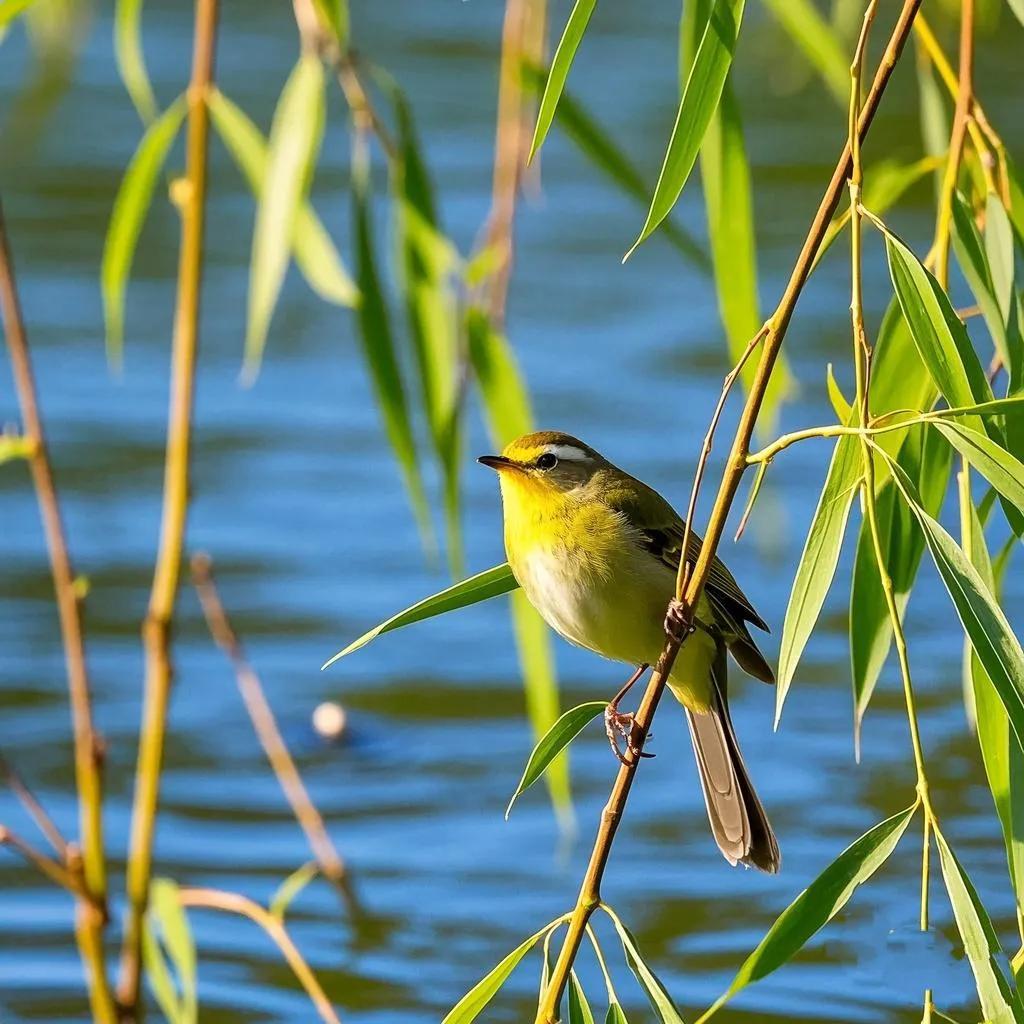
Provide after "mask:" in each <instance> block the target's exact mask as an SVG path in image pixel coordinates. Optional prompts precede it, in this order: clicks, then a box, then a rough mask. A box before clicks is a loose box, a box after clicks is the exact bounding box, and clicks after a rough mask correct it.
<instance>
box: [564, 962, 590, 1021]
mask: <svg viewBox="0 0 1024 1024" xmlns="http://www.w3.org/2000/svg"><path fill="white" fill-rule="evenodd" d="M569 1024H594V1015H593V1013H591V1012H590V1004H589V1003H588V1002H587V997H586V994H585V993H584V991H583V986H582V985H581V984H580V979H579V978H577V977H576V972H575V971H570V972H569Z"/></svg>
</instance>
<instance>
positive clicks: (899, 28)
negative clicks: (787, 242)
mask: <svg viewBox="0 0 1024 1024" xmlns="http://www.w3.org/2000/svg"><path fill="white" fill-rule="evenodd" d="M920 5H921V0H904V3H903V7H902V10H901V11H900V15H899V18H898V20H897V22H896V25H895V27H894V28H893V31H892V35H891V36H890V38H889V42H888V44H887V45H886V48H885V52H884V53H883V55H882V58H881V61H880V63H879V66H878V68H877V70H876V72H875V77H874V80H873V82H872V84H871V89H870V91H869V93H868V95H867V98H866V99H865V102H864V106H863V109H862V110H861V115H860V120H859V123H858V126H857V127H858V132H857V135H858V138H859V139H861V140H863V139H864V137H865V136H866V134H867V132H868V129H869V128H870V126H871V122H872V120H873V118H874V116H875V112H876V111H877V109H878V105H879V102H880V101H881V98H882V95H883V93H884V92H885V88H886V86H887V85H888V83H889V78H890V76H891V75H892V71H893V68H894V67H895V66H896V63H897V61H898V60H899V57H900V54H901V53H902V51H903V47H904V45H905V43H906V41H907V38H908V36H909V35H910V31H911V28H912V27H913V23H914V17H915V16H916V14H917V11H918V8H919V7H920ZM850 169H851V153H850V144H849V140H847V143H846V145H845V147H844V149H843V152H842V155H841V156H840V157H839V161H838V163H837V164H836V169H835V172H834V173H833V175H832V180H831V181H830V182H829V185H828V188H827V189H826V191H825V195H824V197H823V198H822V200H821V203H820V205H819V207H818V212H817V213H816V214H815V217H814V220H813V222H812V224H811V227H810V230H809V231H808V233H807V238H806V239H805V241H804V244H803V248H802V249H801V251H800V255H799V257H798V258H797V262H796V265H795V267H794V268H793V273H792V275H791V276H790V279H789V283H788V285H787V286H786V290H785V292H784V294H783V296H782V299H781V300H780V302H779V304H778V306H777V307H776V309H775V312H774V313H773V314H772V315H771V317H769V319H768V331H767V333H766V335H765V338H764V343H763V347H762V349H761V358H760V360H759V362H758V365H757V370H756V373H755V375H754V379H753V382H752V383H751V387H750V391H749V393H748V395H747V400H746V404H745V405H744V408H743V413H742V415H741V417H740V422H739V426H738V427H737V430H736V435H735V437H734V439H733V444H732V450H731V452H730V454H729V457H728V459H727V461H726V467H725V471H724V473H723V477H722V481H721V484H720V485H719V489H718V495H717V497H716V499H715V504H714V507H713V508H712V511H711V516H710V519H709V522H708V528H707V532H706V533H705V536H704V543H703V545H702V547H701V551H700V555H699V556H698V558H697V562H696V564H695V565H694V567H693V569H692V571H690V572H689V573H688V574H687V577H686V579H687V582H686V587H685V591H684V593H683V594H682V595H681V599H682V603H683V605H684V607H686V608H693V607H694V606H695V605H696V602H697V599H698V598H699V597H700V593H701V590H702V589H703V586H704V582H705V580H706V579H707V576H708V573H709V571H710V569H711V564H712V560H713V559H714V557H715V553H716V551H717V550H718V545H719V542H720V541H721V539H722V535H723V533H724V531H725V525H726V520H727V519H728V516H729V511H730V509H731V508H732V503H733V500H734V498H735V496H736V491H737V488H738V487H739V484H740V480H741V479H742V476H743V472H744V469H745V468H746V465H747V454H748V451H749V448H750V440H751V437H752V436H753V433H754V426H755V424H756V422H757V415H758V412H759V411H760V408H761V402H762V400H763V398H764V395H765V391H766V390H767V387H768V381H769V378H770V377H771V373H772V369H773V367H774V365H775V361H776V358H777V357H778V354H779V350H780V348H781V346H782V342H783V339H784V337H785V333H786V329H787V327H788V326H789V322H790V319H791V318H792V316H793V311H794V309H795V308H796V303H797V300H798V298H799V297H800V293H801V292H802V290H803V287H804V285H805V283H806V282H807V278H808V276H809V274H810V272H811V268H812V266H813V263H814V257H815V254H816V253H817V251H818V248H819V247H820V246H821V243H822V240H823V239H824V237H825V233H826V231H827V229H828V225H829V222H830V221H831V219H832V216H833V214H834V213H835V211H836V207H837V206H838V204H839V200H840V198H841V197H842V194H843V192H844V190H845V186H846V180H847V178H848V176H849V174H850ZM678 651H679V643H678V641H676V640H674V639H672V638H669V639H668V640H667V641H666V644H665V648H664V650H663V651H662V654H661V658H660V659H659V661H658V665H657V667H656V669H655V672H654V675H653V676H652V678H651V681H650V683H649V684H648V686H647V690H646V692H645V693H644V696H643V700H642V701H641V704H640V708H639V710H638V711H637V713H636V726H637V736H636V743H637V745H638V747H639V749H641V750H642V748H643V744H644V741H645V740H646V738H647V733H648V731H649V729H650V725H651V721H652V720H653V718H654V712H655V710H656V709H657V706H658V701H659V700H660V698H661V694H662V691H663V690H664V687H665V681H666V679H667V678H668V675H669V673H670V672H671V669H672V665H673V663H674V662H675V658H676V654H677V653H678ZM628 756H629V760H630V763H629V764H626V765H623V766H622V767H621V768H620V769H619V771H618V774H617V775H616V778H615V784H614V786H613V787H612V792H611V796H610V797H609V798H608V803H607V805H606V806H605V809H604V811H603V812H602V814H601V823H600V826H599V828H598V833H597V838H596V840H595V842H594V849H593V852H592V853H591V857H590V862H589V864H588V866H587V871H586V874H585V875H584V878H583V884H582V886H581V888H580V894H579V897H578V899H577V902H576V907H575V909H574V910H573V913H572V917H571V918H570V921H569V927H568V929H567V931H566V936H565V940H564V942H563V945H562V949H561V952H560V953H559V955H558V960H557V961H556V963H555V967H554V969H553V971H552V973H551V980H550V982H549V984H548V988H547V992H546V993H545V995H544V998H543V999H542V1000H541V1002H540V1006H539V1008H538V1011H537V1017H536V1021H537V1024H555V1022H556V1021H557V1019H558V1006H559V1003H560V1002H561V998H562V993H563V992H564V990H565V986H566V983H567V981H568V978H569V971H570V969H571V968H572V964H573V961H574V960H575V958H576V953H577V952H578V950H579V947H580V943H581V942H582V941H583V936H584V934H585V931H586V925H587V922H588V921H589V919H590V916H591V914H592V913H593V912H594V908H595V907H596V906H597V905H598V903H599V902H600V899H601V896H600V886H601V879H602V877H603V875H604V870H605V866H606V865H607V863H608V857H609V854H610V853H611V847H612V843H613V841H614V839H615V832H616V830H617V829H618V825H619V822H620V820H621V818H622V813H623V811H624V810H625V806H626V800H627V798H628V796H629V790H630V787H631V786H632V784H633V778H634V776H635V774H636V767H637V764H638V763H639V759H638V758H636V757H633V756H632V755H628Z"/></svg>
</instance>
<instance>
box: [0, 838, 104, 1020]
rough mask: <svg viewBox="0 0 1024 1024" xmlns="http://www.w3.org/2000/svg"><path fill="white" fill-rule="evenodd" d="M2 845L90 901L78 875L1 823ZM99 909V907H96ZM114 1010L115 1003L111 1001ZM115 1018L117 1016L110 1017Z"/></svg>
mask: <svg viewBox="0 0 1024 1024" xmlns="http://www.w3.org/2000/svg"><path fill="white" fill-rule="evenodd" d="M0 846H9V847H10V848H11V849H12V850H14V851H16V852H17V853H20V854H21V856H22V857H24V858H25V860H27V861H28V862H29V864H31V865H32V866H33V867H34V868H35V869H36V870H37V871H38V872H39V873H40V874H42V875H45V876H46V877H47V878H48V879H49V880H50V881H51V882H53V883H54V885H59V886H60V887H61V888H62V889H67V891H68V892H70V893H71V894H72V895H73V896H78V897H79V898H80V899H82V900H86V901H89V900H90V896H89V894H88V892H86V890H85V888H84V887H83V885H82V883H81V881H80V880H79V879H78V878H77V877H76V875H75V874H74V873H73V872H71V871H69V870H68V869H67V868H66V867H65V866H64V865H63V864H61V863H60V862H59V861H56V860H54V859H53V858H52V857H49V856H47V855H46V854H45V853H43V852H42V851H41V850H37V849H36V848H35V847H34V846H33V845H32V844H31V843H29V842H27V841H26V840H24V839H22V838H21V836H19V835H18V834H17V833H16V832H14V831H12V830H11V829H9V828H8V827H7V826H6V825H0ZM96 909H97V911H99V908H98V907H97V908H96ZM111 1010H113V1003H111ZM108 1019H110V1020H114V1019H115V1017H110V1018H108Z"/></svg>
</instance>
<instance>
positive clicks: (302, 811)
mask: <svg viewBox="0 0 1024 1024" xmlns="http://www.w3.org/2000/svg"><path fill="white" fill-rule="evenodd" d="M192 582H193V583H194V585H195V588H196V592H197V593H198V594H199V601H200V603H201V604H202V606H203V614H204V615H205V616H206V624H207V626H208V627H209V629H210V635H211V636H212V637H213V639H214V641H215V642H216V644H217V646H218V647H220V649H221V650H222V651H224V653H225V654H226V655H227V656H228V659H229V660H230V662H231V664H232V666H233V667H234V670H235V676H236V678H237V680H238V689H239V691H240V693H241V694H242V700H243V702H244V703H245V709H246V711H248V712H249V718H250V720H251V721H252V727H253V729H254V730H255V732H256V736H257V737H258V738H259V741H260V744H261V746H262V747H263V751H264V753H265V754H266V755H267V760H268V761H269V762H270V767H271V768H272V769H273V770H274V774H275V775H276V776H277V781H278V782H279V783H280V784H281V789H282V790H284V795H285V797H286V798H287V800H288V803H289V804H290V805H291V808H292V813H294V815H295V818H296V820H297V821H298V823H299V825H300V826H301V828H302V831H303V832H305V834H306V839H307V840H308V841H309V845H310V848H311V849H312V851H313V856H314V857H316V861H317V864H318V865H319V867H320V870H321V871H322V872H323V875H324V877H325V878H327V880H328V881H330V882H332V883H333V884H334V885H335V886H336V887H337V888H338V890H339V892H340V893H341V894H342V897H343V898H344V899H345V902H346V904H348V905H349V906H350V907H351V905H352V899H353V893H352V887H351V881H350V879H349V877H348V872H347V871H346V869H345V863H344V861H343V860H342V859H341V855H340V854H339V853H338V851H337V849H336V848H335V846H334V843H332V842H331V837H330V836H329V835H328V834H327V829H326V828H325V827H324V820H323V818H322V817H321V815H320V812H319V811H318V810H317V809H316V806H315V805H314V803H313V801H312V799H311V798H310V795H309V792H308V791H307V790H306V786H305V784H304V783H303V781H302V776H301V775H300V774H299V769H298V768H297V767H296V765H295V761H294V760H292V755H291V754H290V753H289V752H288V747H287V745H286V744H285V742H284V737H283V736H282V735H281V730H280V729H278V727H277V720H276V719H275V717H274V712H273V709H272V708H271V707H270V703H269V702H268V701H267V698H266V695H265V694H264V693H263V687H262V686H261V684H260V679H259V676H258V675H256V672H255V671H254V670H253V668H252V666H251V665H250V664H249V662H248V660H247V659H246V657H245V652H244V651H243V650H242V645H241V643H240V641H239V639H238V635H237V634H236V633H235V631H234V629H233V628H232V626H231V621H230V619H229V618H228V616H227V612H226V611H225V610H224V605H223V604H222V603H221V600H220V595H219V594H218V593H217V585H216V583H215V582H214V579H213V571H212V566H211V562H210V558H209V556H207V555H203V554H199V555H195V556H194V557H193V558H192Z"/></svg>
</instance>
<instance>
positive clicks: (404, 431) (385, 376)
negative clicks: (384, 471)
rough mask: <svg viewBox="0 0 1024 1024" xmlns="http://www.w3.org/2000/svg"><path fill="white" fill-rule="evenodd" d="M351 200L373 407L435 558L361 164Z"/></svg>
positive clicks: (367, 184) (365, 169) (361, 329)
mask: <svg viewBox="0 0 1024 1024" xmlns="http://www.w3.org/2000/svg"><path fill="white" fill-rule="evenodd" d="M357 157H358V152H357ZM352 200H353V205H354V217H353V219H354V221H355V234H356V280H357V282H358V285H359V294H360V296H361V300H360V303H359V315H358V317H357V321H358V324H359V339H360V341H361V342H362V346H363V354H364V355H365V356H366V365H367V368H368V369H369V371H370V379H371V381H372V382H373V389H374V392H375V393H376V396H377V405H378V407H379V409H380V414H381V417H382V419H383V420H384V431H385V433H386V434H387V437H388V441H389V442H390V443H391V448H392V450H393V451H394V453H395V458H396V459H397V461H398V465H399V468H400V469H401V472H402V477H403V479H404V481H405V489H406V491H407V492H408V495H409V503H410V504H411V506H412V510H413V515H414V516H415V517H416V523H417V526H418V527H419V530H420V536H421V537H422V539H423V544H424V547H425V548H426V549H427V551H428V552H430V553H433V552H435V551H436V545H435V540H434V533H433V527H432V525H431V521H430V510H429V507H428V505H427V496H426V492H425V491H424V489H423V478H422V476H421V474H420V463H419V456H418V454H417V452H416V440H415V438H414V437H413V432H412V420H411V418H410V415H409V406H408V402H407V400H406V394H405V387H404V385H403V383H402V375H401V370H400V367H399V362H398V354H397V351H396V347H395V339H394V334H393V332H392V329H391V314H390V312H389V310H388V303H387V300H386V298H385V297H384V291H383V286H382V283H381V279H380V274H379V273H378V271H377V254H376V246H375V242H374V235H373V226H372V223H371V220H370V182H369V168H368V167H365V166H362V165H361V163H360V161H359V159H356V160H354V161H353V173H352Z"/></svg>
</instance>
